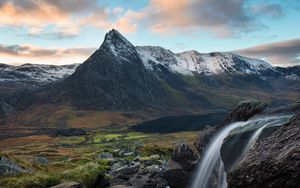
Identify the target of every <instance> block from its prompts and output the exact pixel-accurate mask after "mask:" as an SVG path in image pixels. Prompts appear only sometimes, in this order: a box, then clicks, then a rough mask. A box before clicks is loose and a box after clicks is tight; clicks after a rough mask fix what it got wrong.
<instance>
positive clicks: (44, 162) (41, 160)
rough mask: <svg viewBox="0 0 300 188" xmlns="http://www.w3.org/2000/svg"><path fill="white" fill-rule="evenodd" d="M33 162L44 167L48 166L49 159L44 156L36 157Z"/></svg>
mask: <svg viewBox="0 0 300 188" xmlns="http://www.w3.org/2000/svg"><path fill="white" fill-rule="evenodd" d="M33 162H35V163H39V164H42V165H48V164H49V161H48V159H47V158H46V157H43V156H35V157H34V158H33Z"/></svg>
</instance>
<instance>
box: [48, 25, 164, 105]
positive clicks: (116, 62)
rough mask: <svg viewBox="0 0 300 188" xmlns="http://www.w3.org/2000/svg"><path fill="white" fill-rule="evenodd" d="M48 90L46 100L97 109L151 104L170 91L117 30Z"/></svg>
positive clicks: (160, 100)
mask: <svg viewBox="0 0 300 188" xmlns="http://www.w3.org/2000/svg"><path fill="white" fill-rule="evenodd" d="M44 94H45V95H43V98H44V96H46V97H45V98H44V99H46V101H43V102H48V101H54V102H70V103H71V104H73V105H75V106H76V107H78V108H82V109H94V110H107V109H109V110H134V109H136V108H147V107H151V106H152V105H154V104H158V103H160V104H163V97H164V95H166V93H165V92H164V90H163V88H162V86H161V85H160V82H159V79H158V78H157V77H155V76H154V75H153V74H151V73H150V72H148V71H147V70H146V68H145V67H144V65H143V62H142V61H141V59H140V57H139V54H138V53H137V51H136V49H135V47H134V46H133V45H132V44H131V43H130V42H129V41H127V39H125V38H124V37H123V36H122V35H121V34H120V33H119V32H118V31H116V30H112V31H110V32H109V33H107V34H106V36H105V39H104V42H103V44H102V45H101V46H100V48H99V49H98V50H97V51H96V52H95V53H94V54H93V55H92V56H91V57H90V58H88V60H86V61H85V62H84V63H83V64H81V65H80V66H79V67H78V68H77V69H76V71H75V72H74V74H72V75H71V76H70V77H68V78H67V79H65V80H63V81H62V82H60V83H58V84H54V85H53V86H51V87H50V88H49V89H47V90H46V91H45V93H44ZM44 99H43V100H44Z"/></svg>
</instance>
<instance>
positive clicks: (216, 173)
mask: <svg viewBox="0 0 300 188" xmlns="http://www.w3.org/2000/svg"><path fill="white" fill-rule="evenodd" d="M291 117H292V116H291V115H282V116H270V117H260V118H254V119H250V120H248V121H246V122H235V123H232V124H229V125H228V126H226V127H224V128H223V129H221V130H220V131H219V132H218V133H217V134H216V135H215V136H214V137H213V138H212V139H211V142H210V143H209V144H208V146H207V147H206V149H205V150H204V155H203V156H201V160H200V163H199V166H198V169H197V170H196V174H195V178H194V180H193V182H192V186H191V188H210V187H217V188H226V187H227V181H226V172H225V169H224V164H223V162H222V159H221V151H220V150H221V147H222V144H223V141H224V139H225V138H226V137H227V136H229V135H230V134H237V133H243V132H245V131H249V130H254V131H253V133H252V135H251V136H250V138H249V140H248V141H247V143H246V146H245V147H244V148H243V151H242V154H241V155H243V154H244V153H245V152H247V151H249V150H250V149H251V147H252V146H253V145H254V144H255V142H256V141H257V139H258V137H259V135H260V134H261V133H262V131H263V129H265V128H268V127H272V126H280V125H282V124H284V123H285V122H286V121H287V120H288V119H290V118H291ZM214 178H215V179H214ZM215 180H216V181H215Z"/></svg>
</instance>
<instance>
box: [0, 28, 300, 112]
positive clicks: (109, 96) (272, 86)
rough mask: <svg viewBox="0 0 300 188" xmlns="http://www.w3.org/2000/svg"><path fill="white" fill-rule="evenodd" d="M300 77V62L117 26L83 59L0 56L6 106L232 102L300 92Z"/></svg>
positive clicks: (273, 99)
mask: <svg viewBox="0 0 300 188" xmlns="http://www.w3.org/2000/svg"><path fill="white" fill-rule="evenodd" d="M299 84H300V66H294V67H274V66H272V65H271V64H269V63H267V62H266V61H262V60H257V59H252V58H248V57H243V56H240V55H237V54H234V53H228V52H213V53H199V52H197V51H195V50H192V51H186V52H182V53H174V52H172V51H170V50H167V49H164V48H162V47H158V46H134V45H133V44H131V43H130V42H129V41H128V40H127V39H126V38H125V37H124V36H122V35H121V34H120V33H119V32H118V31H116V30H114V29H113V30H111V31H109V32H108V33H107V34H106V36H105V38H104V41H103V43H102V45H101V46H100V48H99V49H98V50H96V51H95V52H94V53H93V54H92V55H91V56H90V57H89V58H88V59H87V60H86V61H85V62H83V63H82V64H73V65H63V66H54V65H31V64H24V65H21V66H12V65H6V64H0V89H1V90H0V91H1V92H0V96H1V102H0V104H1V106H0V114H2V115H9V114H15V113H22V111H24V110H26V109H28V108H34V107H35V106H41V105H45V104H55V105H58V106H61V105H69V106H72V107H74V108H75V109H78V110H95V111H147V110H149V109H151V110H153V111H157V112H162V113H170V114H176V113H191V112H203V111H211V110H220V109H229V108H231V107H232V106H233V105H234V104H235V103H237V102H238V101H241V100H246V99H262V100H266V101H268V102H270V103H271V105H281V104H285V103H288V102H291V101H295V100H297V99H299ZM20 101H21V102H20Z"/></svg>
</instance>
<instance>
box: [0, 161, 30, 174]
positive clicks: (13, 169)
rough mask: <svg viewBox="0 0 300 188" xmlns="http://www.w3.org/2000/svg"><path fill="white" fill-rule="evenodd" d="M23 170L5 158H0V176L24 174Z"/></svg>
mask: <svg viewBox="0 0 300 188" xmlns="http://www.w3.org/2000/svg"><path fill="white" fill-rule="evenodd" d="M24 172H25V169H23V168H22V167H20V166H19V165H18V164H16V163H15V162H13V161H11V160H9V159H8V158H6V157H3V156H0V176H7V175H18V174H21V173H24Z"/></svg>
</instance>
